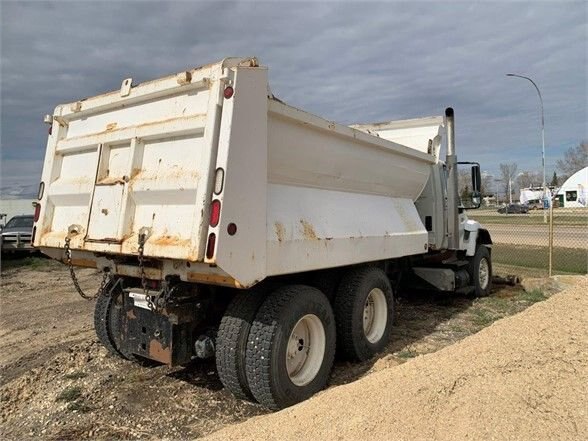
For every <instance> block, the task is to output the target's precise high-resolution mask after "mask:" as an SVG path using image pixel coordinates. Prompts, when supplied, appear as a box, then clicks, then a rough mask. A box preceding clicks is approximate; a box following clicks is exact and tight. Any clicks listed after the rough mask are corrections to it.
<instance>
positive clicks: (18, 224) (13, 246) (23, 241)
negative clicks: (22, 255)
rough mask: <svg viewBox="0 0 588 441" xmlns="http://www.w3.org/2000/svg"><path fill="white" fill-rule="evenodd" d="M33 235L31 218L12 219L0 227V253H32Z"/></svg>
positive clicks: (23, 216)
mask: <svg viewBox="0 0 588 441" xmlns="http://www.w3.org/2000/svg"><path fill="white" fill-rule="evenodd" d="M32 234H33V216H32V215H22V216H14V217H12V218H11V219H10V220H9V221H8V222H7V223H6V225H4V226H3V227H2V233H1V235H0V248H1V249H2V253H14V252H20V251H26V252H32V251H34V248H33V246H32V245H31V236H32Z"/></svg>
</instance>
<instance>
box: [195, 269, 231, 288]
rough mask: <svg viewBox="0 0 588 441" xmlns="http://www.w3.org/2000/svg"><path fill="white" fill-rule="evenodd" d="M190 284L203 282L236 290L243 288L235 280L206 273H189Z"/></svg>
mask: <svg viewBox="0 0 588 441" xmlns="http://www.w3.org/2000/svg"><path fill="white" fill-rule="evenodd" d="M188 281H189V282H201V283H213V284H216V285H223V286H232V287H235V288H241V287H242V285H241V284H240V283H239V282H237V281H236V280H235V279H233V278H231V277H227V276H222V275H219V274H204V273H195V272H189V273H188Z"/></svg>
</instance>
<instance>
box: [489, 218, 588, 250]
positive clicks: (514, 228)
mask: <svg viewBox="0 0 588 441" xmlns="http://www.w3.org/2000/svg"><path fill="white" fill-rule="evenodd" d="M482 225H484V227H486V228H487V229H488V230H489V231H490V235H491V236H492V241H493V242H496V243H509V244H513V245H537V246H547V245H548V243H549V226H548V225H517V224H515V223H513V224H486V223H484V222H483V221H482ZM553 244H554V246H556V247H564V248H585V249H588V228H586V227H582V226H571V225H555V226H554V229H553Z"/></svg>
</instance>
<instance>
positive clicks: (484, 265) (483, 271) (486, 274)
mask: <svg viewBox="0 0 588 441" xmlns="http://www.w3.org/2000/svg"><path fill="white" fill-rule="evenodd" d="M489 281H490V265H488V260H487V259H486V258H485V257H483V258H482V259H480V265H479V266H478V282H479V283H480V288H481V289H486V288H488V282H489Z"/></svg>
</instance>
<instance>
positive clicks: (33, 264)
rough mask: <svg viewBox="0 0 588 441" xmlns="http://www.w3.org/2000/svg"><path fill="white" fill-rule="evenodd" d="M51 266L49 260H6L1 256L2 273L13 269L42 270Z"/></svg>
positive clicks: (17, 258) (34, 258)
mask: <svg viewBox="0 0 588 441" xmlns="http://www.w3.org/2000/svg"><path fill="white" fill-rule="evenodd" d="M52 264H53V261H52V260H51V259H48V258H46V257H39V256H27V257H15V258H7V257H6V256H2V271H6V270H9V269H14V268H23V267H26V268H30V269H32V270H39V269H44V268H46V267H48V266H50V265H52Z"/></svg>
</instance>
